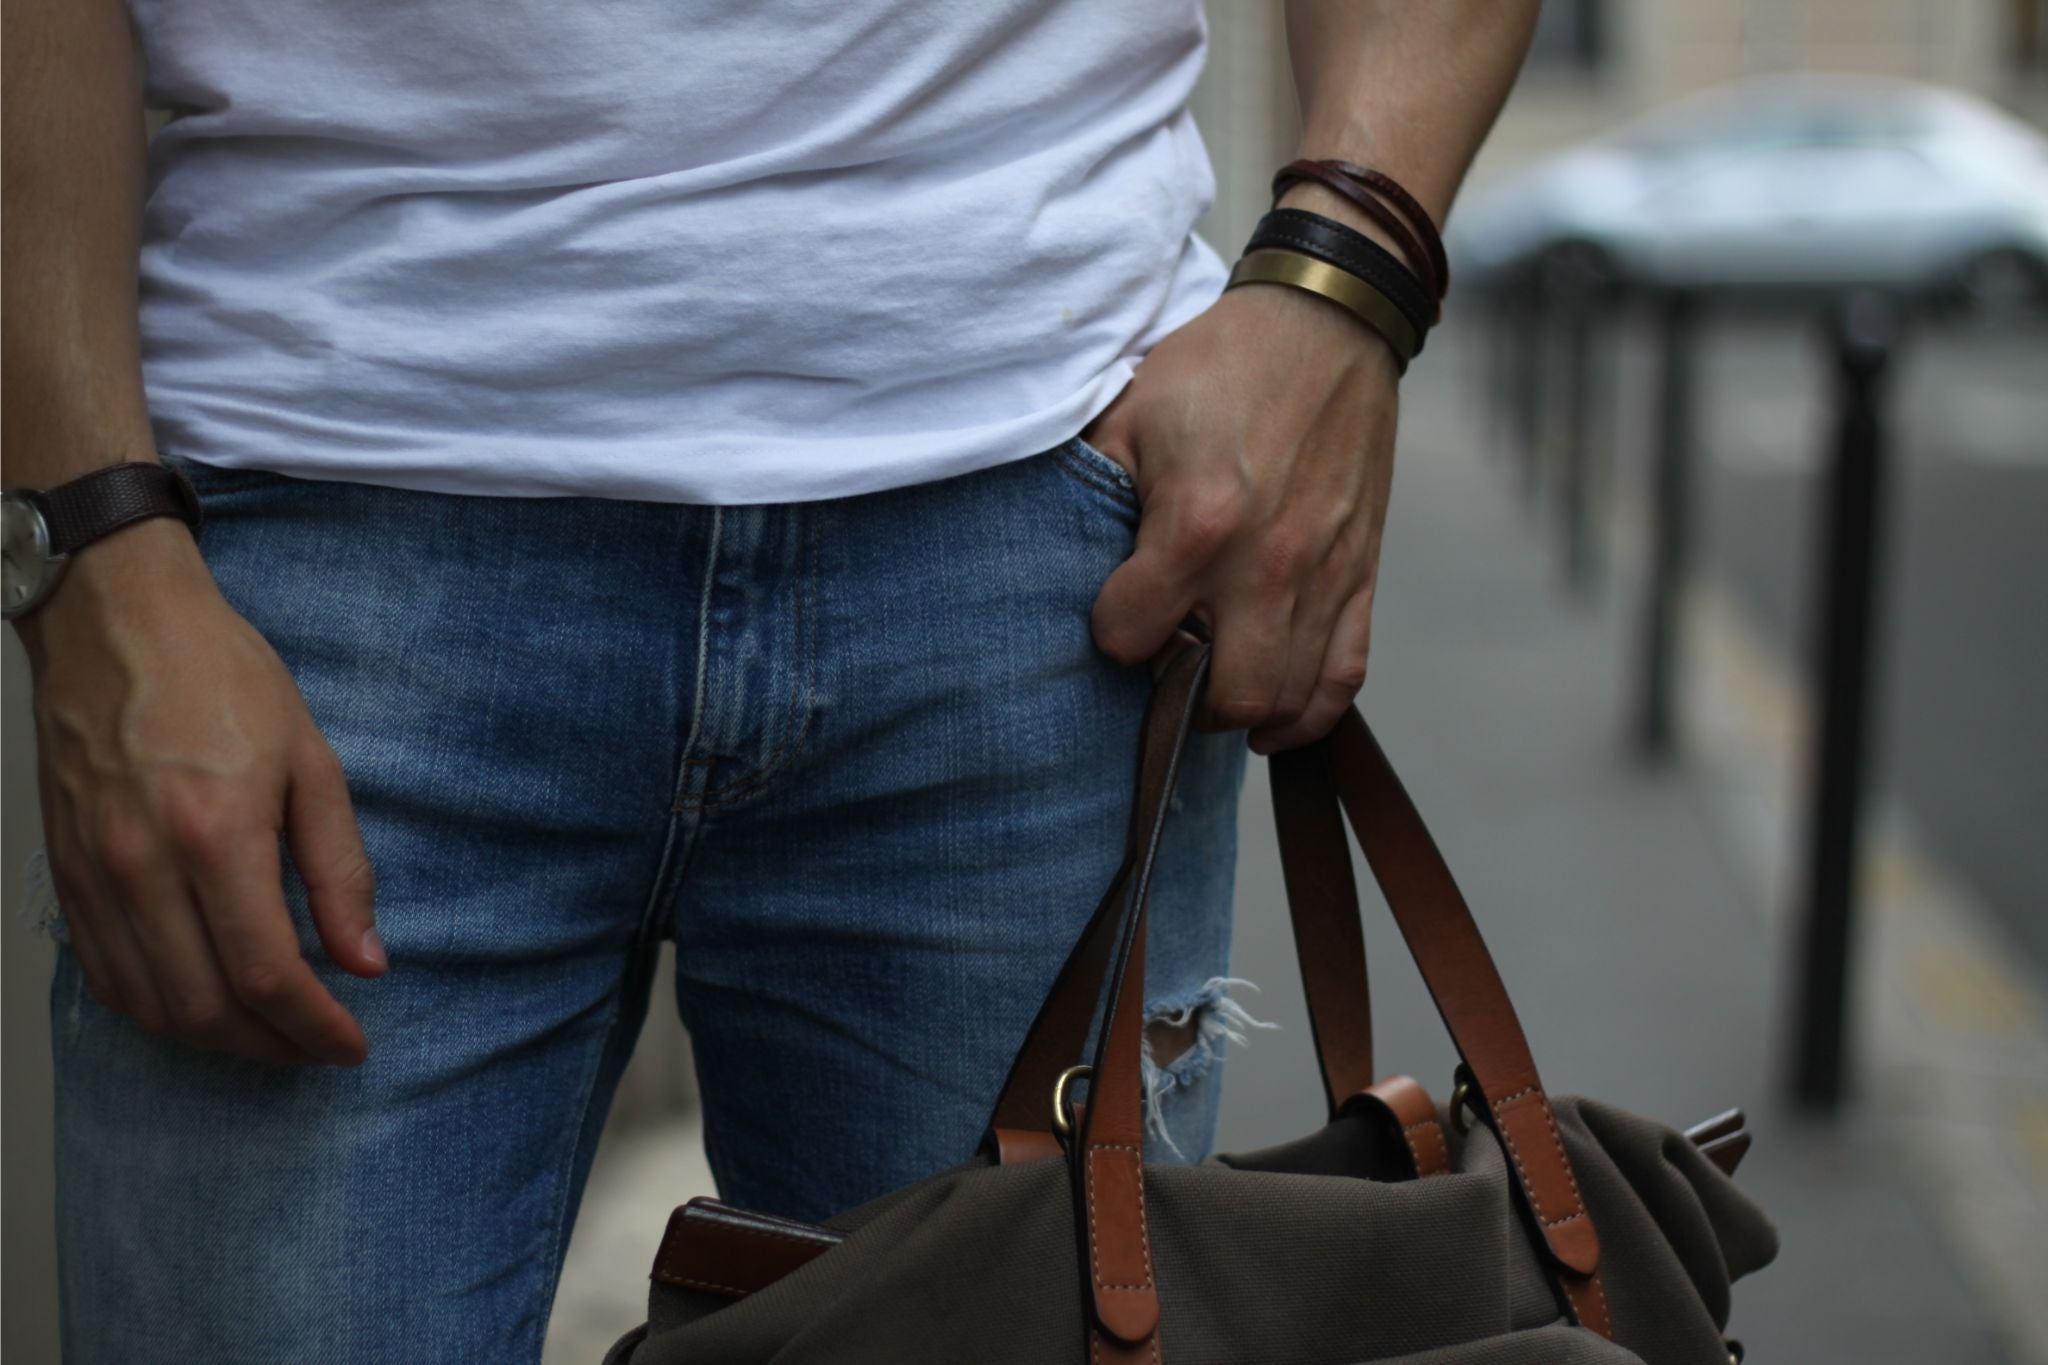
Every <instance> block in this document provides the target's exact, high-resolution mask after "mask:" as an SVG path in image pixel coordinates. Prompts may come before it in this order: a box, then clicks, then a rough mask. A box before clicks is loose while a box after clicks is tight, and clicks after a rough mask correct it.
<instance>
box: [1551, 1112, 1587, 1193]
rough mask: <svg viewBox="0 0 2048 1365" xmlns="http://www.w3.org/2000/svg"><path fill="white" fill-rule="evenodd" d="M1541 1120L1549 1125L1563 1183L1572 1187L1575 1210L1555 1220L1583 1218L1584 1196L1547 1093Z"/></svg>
mask: <svg viewBox="0 0 2048 1365" xmlns="http://www.w3.org/2000/svg"><path fill="white" fill-rule="evenodd" d="M1543 1121H1544V1122H1545V1123H1547V1124H1549V1125H1550V1141H1551V1143H1552V1144H1553V1145H1554V1146H1556V1148H1557V1163H1558V1165H1560V1166H1562V1167H1564V1179H1565V1183H1566V1184H1567V1185H1570V1186H1571V1187H1572V1207H1573V1208H1574V1209H1575V1210H1577V1211H1576V1212H1575V1213H1573V1214H1572V1215H1571V1217H1569V1218H1560V1219H1558V1220H1557V1221H1558V1222H1560V1223H1568V1222H1570V1221H1571V1219H1572V1218H1583V1217H1585V1216H1586V1196H1585V1195H1583V1194H1581V1193H1579V1177H1578V1175H1577V1174H1576V1173H1575V1172H1573V1170H1572V1159H1571V1157H1570V1156H1568V1155H1566V1153H1565V1150H1564V1134H1563V1133H1560V1132H1558V1131H1557V1113H1556V1111H1555V1110H1553V1109H1552V1108H1551V1107H1550V1097H1549V1096H1548V1095H1545V1096H1544V1097H1543Z"/></svg>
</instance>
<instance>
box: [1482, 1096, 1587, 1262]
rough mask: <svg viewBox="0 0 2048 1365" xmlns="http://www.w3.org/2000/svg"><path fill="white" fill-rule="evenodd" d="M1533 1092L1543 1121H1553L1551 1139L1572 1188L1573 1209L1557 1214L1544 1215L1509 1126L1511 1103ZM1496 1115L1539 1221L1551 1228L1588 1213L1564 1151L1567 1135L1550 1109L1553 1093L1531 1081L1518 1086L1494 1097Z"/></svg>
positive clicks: (1576, 1179) (1541, 1204) (1551, 1123)
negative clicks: (1562, 1131) (1541, 1088)
mask: <svg viewBox="0 0 2048 1365" xmlns="http://www.w3.org/2000/svg"><path fill="white" fill-rule="evenodd" d="M1531 1095H1534V1096H1535V1097H1536V1101H1537V1103H1538V1104H1540V1105H1541V1106H1542V1108H1543V1121H1544V1122H1545V1123H1547V1124H1548V1125H1550V1141H1551V1143H1552V1144H1553V1145H1554V1146H1555V1147H1556V1148H1557V1161H1558V1165H1560V1166H1562V1167H1563V1168H1564V1180H1565V1184H1566V1185H1567V1186H1568V1187H1569V1188H1570V1190H1571V1192H1572V1211H1571V1212H1570V1213H1567V1214H1560V1215H1559V1216H1558V1217H1556V1218H1546V1217H1544V1215H1543V1202H1542V1201H1541V1200H1540V1199H1538V1198H1537V1197H1536V1186H1535V1185H1534V1184H1533V1183H1532V1182H1531V1181H1530V1179H1529V1168H1528V1167H1527V1166H1524V1165H1523V1164H1522V1153H1521V1150H1520V1149H1519V1148H1518V1147H1516V1145H1515V1135H1514V1134H1513V1133H1512V1132H1510V1131H1509V1130H1508V1125H1507V1120H1506V1112H1507V1109H1508V1106H1510V1105H1512V1104H1514V1103H1516V1102H1517V1101H1520V1100H1525V1099H1527V1098H1528V1097H1529V1096H1531ZM1493 1116H1494V1119H1495V1120H1496V1121H1497V1123H1498V1126H1499V1130H1500V1135H1501V1137H1502V1139H1503V1140H1505V1141H1506V1143H1507V1144H1508V1155H1510V1156H1512V1157H1513V1158H1514V1159H1515V1170H1516V1171H1517V1172H1518V1173H1519V1174H1520V1175H1521V1177H1522V1188H1523V1189H1524V1190H1525V1191H1527V1192H1528V1195H1529V1204H1530V1207H1532V1208H1534V1209H1535V1210H1536V1221H1537V1222H1539V1223H1541V1224H1543V1226H1544V1227H1546V1228H1551V1227H1556V1226H1557V1225H1559V1224H1560V1223H1569V1222H1572V1221H1573V1220H1575V1219H1579V1218H1583V1217H1585V1216H1586V1197H1585V1196H1584V1195H1583V1194H1581V1193H1580V1192H1579V1178H1578V1176H1577V1175H1575V1174H1573V1172H1572V1162H1571V1158H1570V1157H1569V1156H1567V1155H1565V1150H1564V1136H1563V1135H1562V1134H1561V1133H1559V1132H1558V1131H1557V1116H1556V1115H1555V1114H1554V1113H1552V1112H1551V1109H1550V1097H1549V1096H1547V1095H1545V1094H1544V1093H1543V1092H1542V1091H1541V1090H1540V1089H1538V1088H1537V1087H1535V1086H1533V1085H1532V1086H1529V1087H1528V1088H1527V1089H1523V1090H1517V1091H1516V1092H1515V1093H1514V1094H1512V1095H1509V1096H1508V1097H1507V1098H1506V1099H1502V1100H1495V1101H1494V1102H1493Z"/></svg>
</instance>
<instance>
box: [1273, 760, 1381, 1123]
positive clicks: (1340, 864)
mask: <svg viewBox="0 0 2048 1365" xmlns="http://www.w3.org/2000/svg"><path fill="white" fill-rule="evenodd" d="M1266 762H1267V770H1268V771H1269V772H1270V773H1271V775H1272V784H1273V827H1274V829H1275V830H1276V831H1277V832H1278V834H1279V836H1280V872H1281V876H1282V877H1283V879H1284V880H1285V882H1286V885H1287V911H1288V915H1289V917H1290V918H1291V919H1292V920H1293V923H1294V952H1295V956H1296V958H1297V959H1298V960H1299V961H1300V963H1301V989H1302V994H1303V995H1304V996H1306V997H1307V1000H1308V1024H1309V1033H1310V1035H1311V1036H1312V1037H1313V1039H1314V1041H1315V1045H1316V1061H1317V1062H1318V1064H1319V1065H1320V1067H1321V1070H1322V1073H1323V1097H1324V1099H1325V1100H1327V1101H1328V1103H1329V1111H1330V1117H1331V1118H1335V1117H1336V1116H1337V1111H1338V1109H1339V1108H1340V1107H1341V1106H1342V1105H1343V1104H1344V1103H1345V1101H1347V1100H1349V1099H1350V1098H1351V1097H1352V1096H1354V1095H1358V1094H1360V1093H1362V1092H1365V1091H1367V1090H1370V1089H1371V1088H1372V1084H1373V1063H1372V995H1371V987H1370V980H1369V977H1368V975H1367V972H1366V966H1365V926H1364V923H1363V921H1362V920H1361V919H1360V917H1359V913H1358V883H1357V881H1356V880H1355V879H1354V878H1353V876H1352V873H1351V841H1350V839H1349V838H1348V837H1347V836H1346V835H1345V833H1344V815H1343V811H1342V809H1341V808H1340V807H1339V806H1338V804H1337V790H1336V788H1335V787H1333V786H1331V785H1330V777H1329V756H1328V754H1327V753H1326V752H1325V751H1324V749H1323V748H1322V746H1321V745H1315V744H1311V745H1309V746H1307V747H1306V748H1301V749H1289V750H1286V751H1285V752H1282V753H1277V754H1274V755H1272V756H1271V757H1270V758H1269V759H1267V761H1266Z"/></svg>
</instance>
